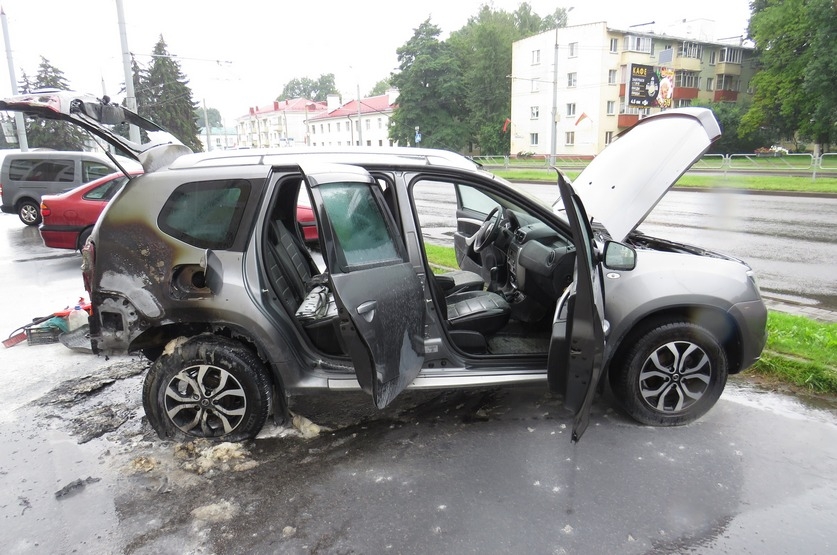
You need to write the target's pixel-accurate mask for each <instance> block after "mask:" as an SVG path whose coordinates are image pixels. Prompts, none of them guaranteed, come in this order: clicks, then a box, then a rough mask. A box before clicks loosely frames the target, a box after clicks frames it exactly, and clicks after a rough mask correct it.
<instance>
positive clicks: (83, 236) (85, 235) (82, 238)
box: [76, 227, 93, 252]
mask: <svg viewBox="0 0 837 555" xmlns="http://www.w3.org/2000/svg"><path fill="white" fill-rule="evenodd" d="M91 233H93V228H92V227H88V228H85V229H83V230H82V232H81V233H79V234H78V240H77V241H76V249H78V251H79V252H81V250H82V249H83V248H84V245H85V244H86V243H87V239H89V238H90V234H91Z"/></svg>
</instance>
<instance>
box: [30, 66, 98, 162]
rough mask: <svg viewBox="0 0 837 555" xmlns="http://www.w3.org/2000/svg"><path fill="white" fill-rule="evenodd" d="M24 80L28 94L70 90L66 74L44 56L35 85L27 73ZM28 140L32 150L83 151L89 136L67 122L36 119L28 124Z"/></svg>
mask: <svg viewBox="0 0 837 555" xmlns="http://www.w3.org/2000/svg"><path fill="white" fill-rule="evenodd" d="M23 80H24V83H23V84H24V85H25V87H26V91H27V92H31V90H36V89H59V90H64V91H67V90H70V85H69V83H68V82H67V79H66V78H65V77H64V72H63V71H61V70H60V69H58V68H57V67H55V66H53V65H52V64H50V63H49V60H47V59H46V58H44V57H43V56H41V63H40V65H39V66H38V73H37V74H36V76H35V81H34V83H30V82H29V78H28V77H27V76H26V74H25V73H24V74H23ZM26 138H27V142H28V143H29V146H30V147H32V148H52V149H55V150H83V149H84V143H85V139H86V138H87V135H86V134H85V133H84V132H83V131H81V130H80V129H78V128H76V127H75V126H73V125H70V124H68V123H65V122H61V121H51V120H43V119H36V120H29V121H27V122H26Z"/></svg>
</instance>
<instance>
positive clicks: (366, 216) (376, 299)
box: [302, 164, 425, 408]
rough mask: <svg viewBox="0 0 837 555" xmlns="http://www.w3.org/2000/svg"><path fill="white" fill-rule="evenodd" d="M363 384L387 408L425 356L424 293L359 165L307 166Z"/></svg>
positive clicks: (344, 328)
mask: <svg viewBox="0 0 837 555" xmlns="http://www.w3.org/2000/svg"><path fill="white" fill-rule="evenodd" d="M302 171H303V174H304V176H305V181H306V183H307V185H308V187H309V188H310V190H311V196H312V199H313V202H314V205H315V214H316V217H317V221H318V226H319V230H320V234H321V240H322V243H323V245H324V247H325V248H324V252H323V256H324V259H325V262H326V265H327V266H328V269H329V283H330V286H331V291H332V292H333V294H334V298H335V301H336V304H337V306H338V313H339V318H340V321H339V327H340V333H341V335H342V336H343V339H344V342H345V344H346V347H347V349H348V351H349V352H348V354H349V355H350V357H351V358H352V361H353V363H354V366H355V373H356V375H357V379H358V383H360V385H361V387H362V388H363V389H364V390H365V391H367V392H368V393H370V394H372V397H373V400H374V403H375V405H376V406H377V407H378V408H384V407H386V406H387V405H389V403H391V402H392V400H393V399H394V398H395V397H396V396H397V395H398V394H399V393H400V392H401V391H402V390H403V389H404V388H405V387H407V385H409V384H410V382H412V380H413V379H414V378H415V377H416V376H417V375H418V373H419V372H420V371H421V367H422V364H423V361H424V347H423V339H422V337H423V332H424V311H425V308H424V291H423V288H422V284H421V281H420V279H419V277H418V275H417V274H416V272H415V270H414V269H413V267H412V265H411V264H410V262H409V261H408V259H407V257H406V254H405V252H404V242H403V241H402V240H401V238H400V236H399V234H398V230H397V228H396V225H395V222H394V220H393V218H392V215H391V214H390V213H389V211H388V209H387V208H386V204H385V202H384V199H383V195H382V193H381V190H380V187H379V186H378V185H377V183H376V182H375V180H374V179H373V178H372V177H371V176H370V175H369V174H368V173H367V172H366V171H365V170H362V169H360V168H357V167H353V166H338V165H333V164H329V165H321V166H313V167H308V166H306V167H305V168H304V169H302Z"/></svg>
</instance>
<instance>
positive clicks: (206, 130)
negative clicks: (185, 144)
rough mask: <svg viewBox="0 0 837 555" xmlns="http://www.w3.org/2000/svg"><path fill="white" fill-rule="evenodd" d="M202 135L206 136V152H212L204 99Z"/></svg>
mask: <svg viewBox="0 0 837 555" xmlns="http://www.w3.org/2000/svg"><path fill="white" fill-rule="evenodd" d="M203 125H204V128H203V133H204V135H206V151H207V152H209V151H210V150H212V130H211V129H210V127H209V114H208V112H207V111H206V99H205V98H204V99H203Z"/></svg>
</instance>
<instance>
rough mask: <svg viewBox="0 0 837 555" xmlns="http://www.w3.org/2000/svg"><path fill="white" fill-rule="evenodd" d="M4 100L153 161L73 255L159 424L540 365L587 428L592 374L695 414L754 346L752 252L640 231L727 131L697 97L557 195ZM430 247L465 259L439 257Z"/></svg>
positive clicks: (111, 344)
mask: <svg viewBox="0 0 837 555" xmlns="http://www.w3.org/2000/svg"><path fill="white" fill-rule="evenodd" d="M0 109H2V110H11V111H21V112H24V113H26V114H27V115H29V116H33V117H40V118H48V119H55V120H64V121H68V122H72V123H74V124H76V125H78V126H81V127H82V128H84V129H87V130H88V131H90V132H91V133H93V134H95V135H98V136H99V137H101V138H103V139H104V140H105V141H107V142H109V143H110V144H111V145H113V146H114V147H116V148H117V149H118V150H119V151H120V152H123V153H127V154H130V155H132V156H133V157H134V158H136V159H137V160H138V161H139V162H140V163H141V164H142V165H143V167H144V169H145V173H144V174H143V175H140V176H136V177H130V181H129V182H128V183H127V184H126V185H125V187H124V188H123V189H122V190H121V191H120V192H119V193H118V195H117V196H116V197H115V198H114V199H113V201H112V202H111V203H110V205H109V206H108V208H107V209H106V211H105V212H104V213H103V214H102V217H101V218H100V220H99V222H98V224H97V225H96V227H95V229H94V231H93V233H92V235H91V236H90V239H89V241H88V242H87V245H86V246H85V248H84V251H83V267H82V270H83V278H84V283H85V287H86V289H87V291H88V292H89V294H90V299H91V302H92V304H93V314H92V316H91V318H90V342H91V346H92V348H93V350H94V351H95V352H97V353H124V352H138V351H141V352H142V353H144V354H145V355H147V356H148V357H149V358H150V359H152V360H153V361H154V363H153V365H152V366H151V369H150V370H149V372H148V374H147V376H146V378H145V382H144V388H143V401H144V407H145V411H146V414H147V417H148V420H149V421H150V423H151V424H152V426H153V427H154V429H155V430H156V431H157V432H158V433H159V434H160V436H162V437H175V438H187V437H195V436H197V437H209V438H219V439H220V438H223V439H226V440H237V439H242V438H248V437H253V436H255V435H256V434H257V433H258V432H259V430H260V429H261V428H262V426H263V425H264V423H265V421H266V419H267V418H268V417H269V416H270V415H271V414H273V415H274V418H275V419H276V420H277V421H279V420H281V419H282V418H284V417H286V416H287V399H288V397H289V396H291V395H298V394H302V393H308V392H313V391H317V390H333V391H342V390H352V389H362V390H363V391H366V392H368V393H369V394H370V395H371V397H372V400H373V402H374V404H375V405H376V406H378V407H381V408H383V407H386V406H387V405H389V404H390V403H391V402H392V401H393V399H395V398H396V397H397V396H398V394H399V393H400V392H401V391H403V390H404V389H406V388H463V387H493V386H503V385H512V384H533V383H543V384H544V387H548V388H549V389H551V390H552V391H554V392H557V393H558V394H560V395H562V396H563V399H564V404H565V406H566V407H567V408H568V409H569V410H570V411H571V412H572V414H573V415H574V422H573V435H572V437H573V440H574V441H577V440H578V439H579V438H580V437H581V435H582V434H583V433H584V430H585V429H586V427H587V425H588V421H589V413H590V407H591V404H592V401H593V397H594V395H595V393H596V391H598V390H601V388H602V387H603V385H604V384H605V383H606V382H609V384H610V386H611V388H612V390H613V392H614V394H615V398H616V399H617V400H618V402H619V403H620V404H621V406H622V407H623V408H624V410H625V411H626V412H627V413H628V414H629V415H630V416H631V417H633V418H634V419H636V420H637V421H639V422H641V423H645V424H651V425H661V426H670V425H679V424H685V423H688V422H691V421H694V420H695V419H697V418H699V417H700V416H702V415H703V414H704V413H706V411H707V410H709V409H710V408H711V407H712V406H713V405H714V404H715V402H716V401H717V400H718V398H719V396H720V395H721V393H722V391H723V389H724V386H725V383H726V380H727V376H728V375H729V374H732V373H736V372H740V371H741V370H743V369H745V368H747V367H748V366H750V365H751V364H753V363H754V362H755V361H756V360H757V359H758V357H759V356H760V353H761V351H762V348H763V347H764V343H765V338H766V334H765V323H766V316H767V312H766V309H765V306H764V303H763V302H762V299H761V296H760V294H759V290H758V287H757V285H756V281H755V278H754V276H753V272H752V271H751V270H750V268H749V267H748V266H747V265H746V264H745V263H743V262H741V261H740V260H736V259H732V258H730V257H728V256H724V255H722V254H719V253H715V252H709V251H706V250H704V249H701V248H698V247H693V246H688V245H683V244H678V243H673V242H670V241H666V240H663V239H657V238H653V237H649V236H646V235H644V234H641V233H639V232H637V231H636V227H637V226H638V225H639V223H640V222H641V221H642V220H643V219H644V218H645V216H647V214H648V213H649V212H650V211H651V210H652V208H653V207H654V206H655V205H656V204H657V202H658V201H659V199H660V198H661V197H662V196H663V195H664V194H665V193H666V191H667V190H668V189H669V188H670V187H671V185H672V184H673V183H674V182H675V181H676V180H677V179H678V178H679V177H680V176H681V175H682V174H683V173H684V172H685V171H686V170H687V169H688V168H689V167H690V166H691V164H692V163H693V162H694V161H695V160H696V159H698V158H699V157H700V156H701V155H702V154H703V153H704V152H705V151H706V149H707V148H708V147H709V146H710V145H711V144H712V142H713V141H714V140H716V139H717V138H718V137H719V136H720V129H719V126H718V123H717V121H716V120H715V118H714V116H713V114H712V112H711V111H709V110H706V109H682V110H669V111H666V112H663V113H661V114H657V115H654V116H651V117H648V118H645V119H643V120H641V121H640V122H639V123H638V124H637V125H636V126H634V127H633V128H631V129H630V130H628V131H627V132H625V133H623V134H622V136H621V137H620V138H619V139H618V140H617V141H615V142H614V143H613V144H612V145H610V146H609V147H608V148H607V149H605V150H604V151H603V152H602V154H601V155H600V156H598V157H597V158H596V159H595V160H594V161H593V162H592V163H591V164H590V165H589V166H588V168H587V169H585V170H584V171H583V172H582V174H581V175H580V176H579V177H578V178H577V179H576V180H575V184H571V183H570V182H569V181H568V180H567V179H566V178H565V177H564V176H563V175H562V174H560V173H559V175H558V188H557V189H558V190H557V191H556V195H555V196H556V198H557V199H558V200H557V201H556V203H555V204H554V206H549V205H546V204H544V203H543V202H541V201H539V200H537V199H534V198H531V197H530V196H528V195H526V194H524V193H522V192H521V191H520V190H519V189H517V188H515V187H514V186H513V185H511V184H509V183H508V182H506V181H504V180H502V179H500V178H498V177H495V176H493V175H491V174H490V173H488V172H486V171H483V170H482V169H480V168H479V167H478V166H477V165H476V164H474V163H473V162H472V161H470V160H468V159H466V158H464V157H462V156H459V155H456V154H452V153H449V152H444V151H437V150H428V149H411V148H385V149H379V150H372V149H354V150H352V149H342V150H332V149H282V150H279V151H259V150H257V151H254V150H241V151H224V152H209V153H199V154H192V153H190V152H189V150H188V149H187V148H186V147H185V146H183V145H182V144H181V143H180V142H179V141H178V140H177V139H175V138H174V137H172V136H171V135H170V134H168V133H166V132H165V131H164V130H163V129H161V128H159V127H158V126H156V125H154V124H153V123H151V122H149V121H147V120H144V119H143V118H141V117H139V116H138V115H136V114H134V113H132V112H130V111H129V110H127V109H125V108H123V107H122V106H119V105H115V104H111V103H110V102H109V101H108V100H107V99H103V100H99V99H96V98H93V97H87V96H83V95H77V94H74V93H69V92H47V93H43V94H30V95H22V96H18V97H14V98H9V99H6V100H4V101H0ZM126 124H127V125H133V126H136V127H138V128H139V130H140V136H141V137H143V142H139V143H138V142H132V141H131V140H129V139H126V138H125V137H124V136H123V134H127V133H125V128H126V127H127V125H126ZM659 137H666V138H667V140H666V141H659V140H658V138H659ZM648 144H654V145H655V147H654V148H653V149H649V148H647V145H648ZM126 175H127V174H126ZM300 195H301V196H302V197H300ZM300 198H306V199H308V201H310V205H311V206H312V207H313V209H314V213H315V215H316V219H317V226H318V231H319V247H320V248H319V254H321V258H320V257H319V256H317V257H314V256H312V253H311V251H309V250H308V249H307V248H306V246H305V244H304V242H303V238H302V236H301V234H300V226H299V223H298V222H297V221H296V205H297V203H298V200H299V199H300ZM588 214H589V217H588ZM439 247H441V248H446V247H447V248H449V249H451V251H452V252H453V253H454V254H455V260H456V265H457V266H458V267H457V268H445V269H440V268H437V267H434V266H432V265H431V263H430V261H429V259H428V254H427V253H428V250H430V249H438V248H439ZM605 378H606V379H605Z"/></svg>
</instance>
